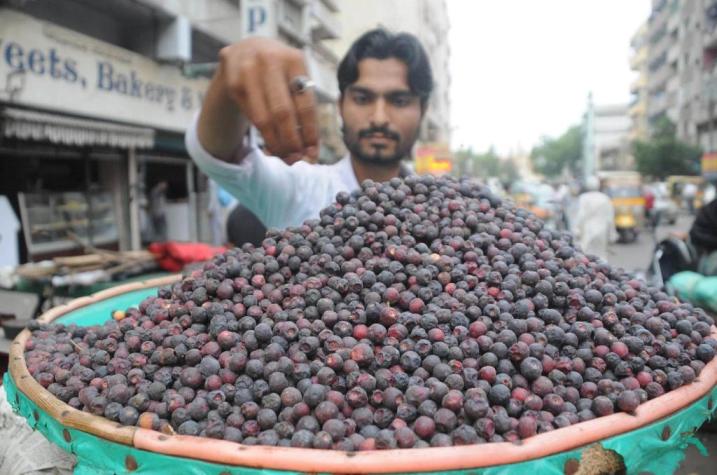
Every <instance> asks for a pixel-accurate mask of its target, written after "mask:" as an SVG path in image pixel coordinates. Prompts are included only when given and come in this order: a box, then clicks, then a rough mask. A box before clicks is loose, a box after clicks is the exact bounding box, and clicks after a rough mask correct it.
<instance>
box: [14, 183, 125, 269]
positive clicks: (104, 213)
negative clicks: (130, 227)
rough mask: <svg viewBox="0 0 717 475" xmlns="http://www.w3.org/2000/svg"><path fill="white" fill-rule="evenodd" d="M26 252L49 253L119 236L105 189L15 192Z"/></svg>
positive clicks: (111, 240) (98, 244)
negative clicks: (101, 190)
mask: <svg viewBox="0 0 717 475" xmlns="http://www.w3.org/2000/svg"><path fill="white" fill-rule="evenodd" d="M18 200H19V204H20V217H21V219H22V229H23V233H24V235H25V242H26V243H27V250H28V253H29V254H30V255H31V256H33V255H41V254H52V253H56V252H62V251H67V250H70V249H74V248H80V247H82V244H89V245H92V246H102V245H108V244H113V243H116V242H117V241H118V239H119V236H118V232H117V225H116V222H117V220H116V218H115V212H114V206H113V202H112V195H111V193H109V192H91V193H84V192H64V193H49V192H43V193H19V194H18Z"/></svg>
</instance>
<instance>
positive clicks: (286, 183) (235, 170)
mask: <svg viewBox="0 0 717 475" xmlns="http://www.w3.org/2000/svg"><path fill="white" fill-rule="evenodd" d="M197 119H198V115H197V116H196V117H195V119H194V121H193V122H192V124H191V125H190V126H189V128H188V129H187V132H186V134H185V144H186V147H187V151H188V152H189V155H190V156H191V157H192V159H193V160H194V163H196V165H197V167H199V169H200V170H202V171H203V172H204V173H205V174H207V175H208V176H209V177H210V178H211V179H212V180H214V181H216V182H217V183H218V184H219V185H220V186H221V187H222V188H224V189H225V190H226V191H228V192H229V193H231V194H232V195H233V196H235V197H236V198H237V199H238V200H239V202H240V203H242V204H243V205H244V206H246V207H247V208H248V209H250V210H251V211H252V212H253V213H254V214H255V215H256V217H257V218H259V220H260V221H261V222H262V223H263V224H264V225H265V226H267V227H280V228H281V227H284V226H286V223H287V217H289V215H290V213H291V208H292V206H291V205H292V203H295V202H296V197H297V190H298V189H299V187H303V186H306V184H305V182H306V179H307V174H306V173H305V172H306V171H307V168H306V166H301V165H308V164H297V165H294V166H289V165H287V164H286V163H285V162H284V161H282V160H281V159H279V158H277V157H272V156H267V155H266V154H264V152H262V151H261V150H260V149H259V148H257V147H245V148H243V149H242V150H240V151H239V152H238V155H240V156H241V160H240V161H238V162H239V163H238V164H237V163H229V162H226V161H224V160H220V159H218V158H216V157H214V156H212V155H211V154H210V153H209V152H207V150H206V149H205V148H204V147H203V146H202V144H201V143H200V142H199V137H198V135H197ZM237 158H239V156H238V157H237ZM289 221H291V219H289Z"/></svg>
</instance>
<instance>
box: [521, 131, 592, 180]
mask: <svg viewBox="0 0 717 475" xmlns="http://www.w3.org/2000/svg"><path fill="white" fill-rule="evenodd" d="M582 147H583V140H582V133H581V130H580V126H577V125H575V126H573V127H570V128H569V129H568V130H566V131H565V132H564V133H563V134H562V135H561V136H560V137H558V138H552V137H543V138H542V140H541V143H540V144H539V145H537V146H536V147H533V150H531V152H530V159H531V161H532V162H533V168H534V169H535V171H536V172H538V173H541V174H542V175H545V176H546V177H558V176H560V175H561V174H562V173H563V170H565V169H567V170H568V171H571V172H573V173H575V172H576V171H577V169H578V166H579V164H580V157H581V155H582Z"/></svg>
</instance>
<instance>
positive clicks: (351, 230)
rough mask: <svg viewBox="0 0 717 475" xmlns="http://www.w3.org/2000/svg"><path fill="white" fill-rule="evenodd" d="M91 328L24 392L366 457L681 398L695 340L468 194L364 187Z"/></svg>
mask: <svg viewBox="0 0 717 475" xmlns="http://www.w3.org/2000/svg"><path fill="white" fill-rule="evenodd" d="M336 201H337V202H336V204H333V205H331V206H329V207H328V208H326V209H324V210H323V211H322V212H321V216H320V218H319V219H315V220H310V221H307V222H306V223H305V224H304V225H302V226H300V227H296V228H290V229H287V230H285V231H269V233H268V234H267V238H266V239H265V240H264V241H263V244H262V247H259V248H254V247H252V246H251V245H246V246H244V247H243V248H241V249H233V250H230V251H228V252H226V253H225V254H223V255H220V256H218V257H216V258H215V259H214V260H213V262H209V263H207V264H205V265H204V268H203V269H202V270H199V271H194V272H192V273H191V274H190V275H188V276H186V277H185V278H184V279H182V280H181V281H180V282H177V283H176V284H174V285H172V286H171V287H165V288H161V289H160V290H159V292H158V294H157V296H156V297H150V298H147V299H146V300H144V301H143V302H142V303H141V304H140V305H139V307H137V308H130V309H128V310H127V311H126V312H125V313H124V315H123V318H122V319H120V320H112V321H110V322H108V323H106V324H104V325H102V326H95V327H85V328H83V327H78V326H74V325H68V326H63V325H45V324H41V325H35V327H34V328H33V334H32V338H30V339H29V340H28V342H27V346H26V358H27V365H28V367H29V369H30V372H31V373H32V375H33V376H34V377H35V379H36V380H37V381H38V382H39V383H40V384H41V385H43V386H44V387H45V388H47V389H48V391H50V392H51V393H52V394H53V395H55V396H56V397H57V398H59V399H61V400H62V401H64V402H66V403H68V404H69V405H70V406H72V407H74V408H77V409H81V410H83V411H87V412H90V413H92V414H96V415H99V416H104V417H106V418H108V419H110V420H113V421H118V422H119V423H121V424H125V425H130V426H132V425H137V426H140V427H144V428H149V429H155V430H160V431H163V432H166V433H170V434H171V433H178V434H188V435H199V436H205V437H213V438H217V439H226V440H230V441H236V442H241V443H243V444H247V445H255V444H263V445H278V446H287V447H288V446H291V447H313V448H321V449H337V450H346V451H353V450H372V449H392V448H408V447H429V446H450V445H464V444H477V443H483V442H500V441H516V440H518V439H521V438H526V437H530V436H532V435H535V434H537V433H542V432H547V431H552V430H554V429H558V428H561V427H565V426H569V425H571V424H576V423H578V422H582V421H587V420H590V419H593V418H595V417H600V416H606V415H609V414H612V413H614V412H618V411H624V412H628V413H631V412H633V411H635V409H636V408H637V407H638V405H639V404H640V403H642V402H644V401H647V400H648V399H652V398H656V397H659V396H661V395H662V394H664V393H665V392H666V391H670V390H673V389H676V388H678V387H680V386H682V385H684V384H689V383H691V382H692V381H693V380H694V379H695V378H696V377H697V376H698V375H699V374H700V371H701V370H702V369H703V368H704V366H705V363H707V362H709V361H711V360H712V358H713V357H714V354H715V349H716V348H717V341H716V340H715V339H714V338H713V337H711V336H710V334H711V326H712V325H713V323H714V321H713V319H712V318H710V317H709V316H707V315H706V314H705V313H704V312H703V311H702V310H700V309H697V308H693V307H692V306H691V305H690V304H686V303H676V302H675V301H674V300H673V299H671V298H669V297H668V295H666V294H665V293H663V292H662V291H660V290H659V289H656V288H651V287H648V286H646V284H645V283H644V282H642V281H639V280H635V279H633V278H631V277H630V276H629V275H627V274H626V273H625V272H623V271H622V270H618V269H615V268H612V267H610V266H609V265H607V264H606V263H605V262H602V261H599V260H597V259H596V258H594V257H591V256H586V255H584V254H583V253H582V252H581V251H580V249H578V248H576V247H575V245H574V244H573V240H572V237H571V236H570V235H568V234H565V233H559V232H556V231H553V230H549V229H547V228H545V227H544V226H543V223H542V222H541V221H540V220H538V219H536V218H535V217H534V216H533V215H532V214H530V213H529V212H528V211H526V210H523V209H518V208H515V207H514V206H513V205H511V204H509V203H505V202H502V201H501V200H499V199H498V198H496V197H495V196H493V195H491V194H490V193H489V192H488V191H487V190H486V189H485V188H482V187H481V186H479V185H476V184H474V183H471V182H468V181H457V180H454V179H450V178H435V177H431V176H424V177H408V178H406V179H405V181H404V180H399V179H393V180H391V181H390V182H388V183H385V184H378V183H374V182H371V181H367V182H364V183H363V185H362V189H361V190H360V192H358V193H355V194H348V193H340V194H339V195H338V196H337V197H336Z"/></svg>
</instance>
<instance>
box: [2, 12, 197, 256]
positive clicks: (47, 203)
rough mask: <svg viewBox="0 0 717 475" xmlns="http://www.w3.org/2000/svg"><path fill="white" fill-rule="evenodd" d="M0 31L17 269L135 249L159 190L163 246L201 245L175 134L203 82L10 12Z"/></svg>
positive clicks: (188, 168) (186, 164)
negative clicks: (81, 252) (82, 246)
mask: <svg viewBox="0 0 717 475" xmlns="http://www.w3.org/2000/svg"><path fill="white" fill-rule="evenodd" d="M0 31H2V37H1V38H0V195H4V196H6V197H7V199H8V200H9V201H10V203H11V204H12V208H13V210H14V211H15V214H16V216H17V218H18V219H20V220H21V222H22V233H21V235H20V241H21V242H22V245H21V253H22V258H23V259H22V260H37V259H40V258H43V257H47V256H51V255H57V254H61V253H68V252H73V250H75V249H78V243H80V242H83V243H86V244H91V245H93V246H96V247H110V248H119V249H138V248H140V247H141V246H142V242H143V241H147V240H151V239H153V238H155V237H156V236H157V234H156V232H155V231H156V230H153V229H151V222H152V220H151V219H150V218H151V216H150V215H151V214H152V213H153V212H154V213H156V212H157V210H156V206H153V205H154V204H156V201H155V202H154V203H153V202H152V200H151V199H150V198H149V197H150V196H151V195H152V193H151V192H152V190H153V189H156V187H157V185H158V184H159V183H161V182H166V191H164V192H163V197H162V198H163V203H166V204H165V205H164V208H165V209H164V210H163V213H164V215H165V217H166V227H167V229H166V234H167V236H168V237H172V238H176V239H186V240H198V239H201V238H202V236H200V235H199V232H198V229H199V228H200V226H198V220H199V219H200V216H201V214H202V213H200V212H198V210H199V209H200V206H199V205H198V202H199V201H200V200H199V199H198V197H197V190H196V183H197V177H196V173H195V168H194V167H193V165H192V162H191V161H190V159H189V158H188V156H187V155H186V152H185V150H184V146H183V133H184V130H185V128H186V126H187V124H188V123H189V122H190V120H191V118H192V117H193V115H194V114H195V113H196V111H197V110H198V109H199V106H200V104H201V100H202V97H203V93H204V90H205V88H206V86H207V80H206V79H189V78H186V77H184V76H183V75H182V74H181V71H180V69H179V68H178V67H177V66H174V65H169V64H160V63H157V62H155V61H152V60H151V59H149V58H148V57H146V56H142V55H139V54H137V53H134V52H130V51H128V50H125V49H122V48H119V47H117V46H114V45H111V44H108V43H104V42H101V41H98V40H96V39H93V38H90V37H88V36H85V35H82V34H79V33H77V32H75V31H72V30H69V29H66V28H62V27H58V26H56V25H53V24H51V23H48V22H44V21H40V20H37V19H35V18H33V17H31V16H28V15H25V14H21V13H18V12H15V11H12V10H7V9H0ZM3 83H4V84H3ZM155 196H156V194H155ZM0 225H2V223H0Z"/></svg>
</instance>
